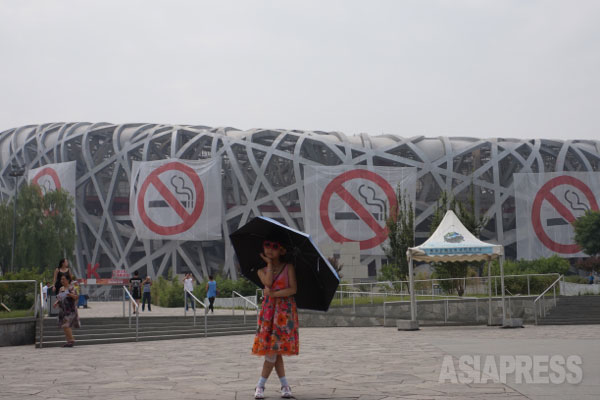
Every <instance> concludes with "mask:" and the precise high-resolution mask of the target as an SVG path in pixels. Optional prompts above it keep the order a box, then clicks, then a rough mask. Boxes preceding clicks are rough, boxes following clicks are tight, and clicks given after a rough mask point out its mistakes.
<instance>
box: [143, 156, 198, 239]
mask: <svg viewBox="0 0 600 400" xmlns="http://www.w3.org/2000/svg"><path fill="white" fill-rule="evenodd" d="M203 207H204V187H203V186H202V181H201V180H200V178H199V177H198V175H197V174H196V172H195V171H194V170H193V169H192V168H190V167H189V166H187V165H185V164H183V163H180V162H170V163H167V164H164V165H162V166H160V167H158V168H156V169H155V170H153V171H152V172H151V173H150V174H148V176H146V177H145V179H144V180H143V182H142V185H141V187H140V190H139V192H138V195H137V209H138V212H139V215H140V219H141V220H142V222H143V223H144V225H146V226H147V227H148V229H150V230H151V231H152V232H154V233H156V234H159V235H164V236H168V235H176V234H180V233H182V232H185V231H187V230H188V229H190V228H191V227H192V226H193V225H194V224H195V223H196V221H198V218H200V215H201V214H202V209H203Z"/></svg>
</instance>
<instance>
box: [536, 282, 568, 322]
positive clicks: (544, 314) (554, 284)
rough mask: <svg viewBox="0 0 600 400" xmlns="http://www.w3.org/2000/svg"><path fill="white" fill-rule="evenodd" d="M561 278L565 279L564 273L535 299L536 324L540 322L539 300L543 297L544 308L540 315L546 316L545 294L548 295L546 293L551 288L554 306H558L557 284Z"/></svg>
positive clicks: (542, 304)
mask: <svg viewBox="0 0 600 400" xmlns="http://www.w3.org/2000/svg"><path fill="white" fill-rule="evenodd" d="M561 280H563V281H564V276H562V275H560V276H559V277H558V278H557V279H556V280H555V281H554V282H553V283H552V284H551V285H550V286H548V287H547V288H546V290H544V291H543V292H542V294H540V295H539V296H538V297H536V299H535V300H534V301H533V315H534V318H535V324H536V325H537V323H538V301H539V300H540V299H542V302H541V306H542V309H541V310H540V317H545V316H546V305H545V295H546V293H548V291H549V290H550V289H553V293H552V297H553V299H554V307H556V284H557V283H559V282H560V281H561Z"/></svg>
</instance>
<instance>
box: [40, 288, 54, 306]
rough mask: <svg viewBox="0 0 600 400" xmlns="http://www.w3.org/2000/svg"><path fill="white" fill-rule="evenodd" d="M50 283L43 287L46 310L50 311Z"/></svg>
mask: <svg viewBox="0 0 600 400" xmlns="http://www.w3.org/2000/svg"><path fill="white" fill-rule="evenodd" d="M51 287H52V286H51V285H50V282H46V284H45V285H44V286H43V287H42V294H43V297H44V310H47V309H48V289H49V288H51Z"/></svg>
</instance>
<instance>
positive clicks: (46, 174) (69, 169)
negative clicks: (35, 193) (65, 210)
mask: <svg viewBox="0 0 600 400" xmlns="http://www.w3.org/2000/svg"><path fill="white" fill-rule="evenodd" d="M76 163H77V162H76V161H69V162H64V163H57V164H47V165H44V166H43V167H39V168H35V169H30V170H29V172H28V173H27V181H28V182H29V184H30V185H34V184H35V185H38V186H39V187H40V189H41V191H42V194H46V193H47V192H50V191H53V190H56V189H63V190H64V191H66V192H67V193H69V195H70V196H72V197H73V209H72V212H73V218H75V186H76V182H75V179H76V172H77V171H76V166H77V164H76Z"/></svg>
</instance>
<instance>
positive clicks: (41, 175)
mask: <svg viewBox="0 0 600 400" xmlns="http://www.w3.org/2000/svg"><path fill="white" fill-rule="evenodd" d="M31 182H32V183H34V184H36V185H38V186H39V187H40V189H41V190H42V194H46V193H48V192H50V191H52V190H59V189H60V188H61V184H60V179H59V177H58V174H57V173H56V171H55V170H54V169H52V168H51V167H46V168H43V169H42V170H41V171H39V172H38V173H37V174H36V175H35V176H34V177H33V179H32V181H31Z"/></svg>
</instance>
